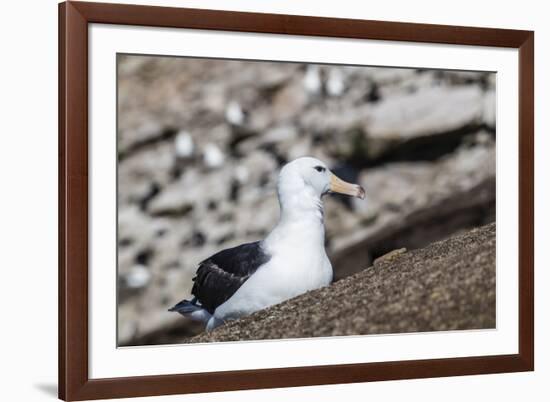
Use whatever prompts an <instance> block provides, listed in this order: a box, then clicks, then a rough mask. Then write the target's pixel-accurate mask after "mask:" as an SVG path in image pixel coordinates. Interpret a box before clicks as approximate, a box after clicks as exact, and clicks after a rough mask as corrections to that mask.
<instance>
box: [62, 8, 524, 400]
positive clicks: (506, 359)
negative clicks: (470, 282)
mask: <svg viewBox="0 0 550 402" xmlns="http://www.w3.org/2000/svg"><path fill="white" fill-rule="evenodd" d="M90 23H106V24H124V25H141V26H155V27H173V28H196V29H211V30H225V31H242V32H260V33H276V34H289V35H310V36H311V35H313V36H323V37H341V38H359V39H377V40H395V41H412V42H430V43H446V44H460V45H479V46H495V47H509V48H516V49H519V83H518V84H519V102H518V107H519V173H520V174H519V228H520V233H519V261H518V268H519V289H518V292H519V353H518V354H515V355H500V356H477V357H465V358H450V359H432V360H416V361H398V362H381V363H364V364H346V365H330V366H310V367H298V368H278V369H262V370H246V371H231V372H215V373H198V374H173V375H161V376H143V377H124V378H106V379H89V377H88V92H87V91H88V24H90ZM533 61H534V33H533V32H532V31H518V30H508V29H489V28H471V27H458V26H443V25H427V24H410V23H396V22H381V21H363V20H350V19H334V18H319V17H304V16H290V15H278V14H256V13H242V12H226V11H214V10H197V9H184V8H168V7H153V6H134V5H120V4H105V3H102V4H101V3H82V2H72V1H71V2H66V3H62V4H60V5H59V397H60V398H61V399H64V400H83V399H99V398H115V397H116V398H120V397H137V396H148V395H168V394H178V393H195V392H213V391H227V390H242V389H252V388H275V387H292V386H304V385H320V384H337V383H352V382H363V381H381V380H394V379H410V378H426V377H443V376H456V375H470V374H486V373H504V372H514V371H532V370H533V369H534V295H533V292H534V276H533V253H534V250H533V233H534V231H533V225H534V223H533V218H534V215H533V214H534V203H533V193H534V171H533V167H534V161H533V143H534V133H533V130H534V64H533Z"/></svg>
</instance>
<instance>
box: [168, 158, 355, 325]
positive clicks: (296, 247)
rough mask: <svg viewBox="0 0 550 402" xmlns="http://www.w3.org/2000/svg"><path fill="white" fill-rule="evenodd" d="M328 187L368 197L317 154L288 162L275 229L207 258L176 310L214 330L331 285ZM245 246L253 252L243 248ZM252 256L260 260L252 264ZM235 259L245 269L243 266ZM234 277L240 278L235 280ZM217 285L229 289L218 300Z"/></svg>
mask: <svg viewBox="0 0 550 402" xmlns="http://www.w3.org/2000/svg"><path fill="white" fill-rule="evenodd" d="M329 192H339V193H343V194H348V195H352V196H356V197H360V198H364V196H365V192H364V190H363V188H362V187H360V186H358V185H356V184H350V183H346V182H344V181H342V180H340V179H339V178H337V177H336V176H335V175H333V174H332V173H331V172H330V170H329V169H328V168H327V166H326V165H325V164H324V163H323V162H321V161H320V160H318V159H315V158H309V157H305V158H299V159H296V160H294V161H292V162H290V163H288V164H287V165H285V166H284V167H283V169H282V170H281V172H280V174H279V179H278V183H277V193H278V197H279V203H280V208H281V212H280V218H279V222H278V224H277V225H276V226H275V228H274V229H273V230H272V231H271V233H270V234H269V235H268V236H267V237H266V238H265V239H264V240H263V241H261V242H258V243H249V244H246V245H242V246H240V247H236V248H234V249H229V250H225V251H222V252H220V253H218V254H216V255H214V256H213V257H211V259H209V260H205V261H203V262H202V263H201V266H200V267H199V270H198V271H197V278H196V280H195V285H194V287H193V293H194V295H195V299H193V300H192V301H186V300H184V301H182V302H180V303H178V304H177V305H176V306H174V308H173V309H172V311H178V312H180V313H181V314H183V315H187V316H192V317H193V316H194V317H200V319H202V320H208V324H207V329H212V328H215V327H216V326H218V325H220V324H221V323H223V322H225V321H227V320H231V319H235V318H238V317H241V316H244V315H248V314H251V313H253V312H255V311H258V310H261V309H264V308H266V307H269V306H271V305H274V304H277V303H280V302H282V301H284V300H287V299H290V298H292V297H295V296H297V295H299V294H302V293H305V292H307V291H309V290H312V289H317V288H320V287H323V286H327V285H328V284H330V282H331V281H332V275H333V273H332V266H331V263H330V261H329V259H328V257H327V254H326V251H325V245H324V243H325V227H324V221H323V217H324V211H323V203H322V197H323V195H325V194H327V193H329ZM258 213H261V211H259V212H258ZM245 249H246V250H252V251H251V252H249V251H246V253H244V252H243V250H245ZM249 261H252V262H254V261H259V262H258V264H257V266H249V265H247V264H248V262H249ZM235 262H237V263H238V264H237V265H239V263H240V264H241V265H246V266H247V268H246V269H244V270H241V269H240V268H239V267H238V266H237V267H235V266H234V265H235ZM202 267H204V268H202ZM201 269H202V270H207V271H208V272H207V274H208V275H204V272H201ZM220 270H221V271H222V272H220ZM216 274H217V277H216V276H215V275H216ZM235 277H237V278H242V279H241V280H240V282H238V283H237V282H234V281H236V279H235ZM237 280H238V279H237ZM223 281H225V283H224V282H223ZM224 284H225V285H226V286H224ZM220 289H221V290H220ZM216 290H218V292H220V291H222V292H228V294H227V297H222V298H221V300H223V303H219V304H218V305H216V302H214V300H216V301H218V300H219V299H220V294H212V292H214V291H216ZM205 310H209V311H208V314H205ZM191 313H192V314H194V315H191Z"/></svg>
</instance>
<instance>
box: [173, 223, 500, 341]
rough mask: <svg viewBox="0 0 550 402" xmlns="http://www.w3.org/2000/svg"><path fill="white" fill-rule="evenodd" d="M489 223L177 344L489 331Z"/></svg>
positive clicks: (491, 325)
mask: <svg viewBox="0 0 550 402" xmlns="http://www.w3.org/2000/svg"><path fill="white" fill-rule="evenodd" d="M495 244H496V242H495V224H494V223H492V224H489V225H486V226H483V227H481V228H477V229H474V230H471V231H469V232H466V233H464V234H461V235H458V236H456V237H452V238H450V239H447V240H444V241H440V242H436V243H433V244H431V245H429V246H428V247H425V248H423V249H418V250H413V251H406V250H404V249H401V250H396V251H393V252H391V253H389V254H386V255H385V256H383V257H380V258H378V259H377V260H375V262H374V264H373V266H371V267H369V268H367V269H364V270H362V271H360V272H359V273H357V274H355V275H352V276H350V277H347V278H345V279H343V280H340V281H338V282H335V283H334V284H332V285H331V286H328V287H325V288H322V289H317V290H314V291H311V292H308V293H306V294H303V295H301V296H298V297H296V298H294V299H291V300H288V301H286V302H284V303H281V304H278V305H276V306H273V307H270V308H268V309H265V310H262V311H259V312H257V313H255V314H253V315H251V316H248V317H245V318H242V319H240V320H235V321H232V322H229V323H227V324H225V325H224V326H222V327H219V328H217V329H216V330H214V331H212V332H210V333H203V334H201V335H198V336H196V337H194V338H191V339H184V340H183V342H193V343H201V342H224V341H242V340H253V339H281V338H306V337H322V336H342V335H359V334H362V335H364V334H389V333H404V332H425V331H448V330H464V329H482V328H494V327H495V307H496V306H495V303H496V297H495Z"/></svg>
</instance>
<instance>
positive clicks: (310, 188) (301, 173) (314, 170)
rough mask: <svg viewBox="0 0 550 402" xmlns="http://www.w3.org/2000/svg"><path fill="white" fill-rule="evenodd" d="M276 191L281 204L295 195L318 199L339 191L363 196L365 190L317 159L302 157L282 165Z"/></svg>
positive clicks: (295, 196)
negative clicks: (337, 174)
mask: <svg viewBox="0 0 550 402" xmlns="http://www.w3.org/2000/svg"><path fill="white" fill-rule="evenodd" d="M277 191H278V193H279V199H280V201H281V205H284V204H285V201H286V200H292V199H295V198H297V197H300V198H302V199H303V198H306V199H307V198H310V199H312V200H320V199H321V197H322V196H323V195H325V194H328V193H340V194H346V195H350V196H352V197H358V198H361V199H364V198H365V190H364V189H363V187H361V186H360V185H358V184H351V183H347V182H345V181H344V180H342V179H340V178H338V177H337V176H336V175H334V173H332V172H331V171H330V169H329V168H328V167H327V165H326V164H325V163H323V162H322V161H320V160H319V159H315V158H311V157H304V158H298V159H295V160H293V161H292V162H289V163H287V164H286V165H285V166H283V168H282V170H281V173H280V174H279V180H278V183H277Z"/></svg>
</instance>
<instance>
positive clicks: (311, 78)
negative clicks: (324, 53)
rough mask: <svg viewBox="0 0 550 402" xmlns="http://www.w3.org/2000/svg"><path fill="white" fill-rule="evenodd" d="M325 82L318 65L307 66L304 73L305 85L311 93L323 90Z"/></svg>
mask: <svg viewBox="0 0 550 402" xmlns="http://www.w3.org/2000/svg"><path fill="white" fill-rule="evenodd" d="M322 86H323V83H322V81H321V71H320V70H319V67H318V66H316V65H310V66H308V67H307V70H306V74H305V75H304V87H305V88H306V91H308V92H309V93H310V94H314V95H315V94H318V93H320V92H321V89H322Z"/></svg>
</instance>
